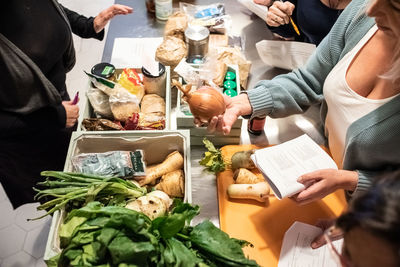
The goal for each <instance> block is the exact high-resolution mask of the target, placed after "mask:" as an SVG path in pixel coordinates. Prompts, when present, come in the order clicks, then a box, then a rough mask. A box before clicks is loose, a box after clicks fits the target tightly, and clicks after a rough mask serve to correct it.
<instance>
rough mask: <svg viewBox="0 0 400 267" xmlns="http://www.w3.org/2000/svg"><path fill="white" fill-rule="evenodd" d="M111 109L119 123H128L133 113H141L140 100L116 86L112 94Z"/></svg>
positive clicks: (110, 99)
mask: <svg viewBox="0 0 400 267" xmlns="http://www.w3.org/2000/svg"><path fill="white" fill-rule="evenodd" d="M109 102H110V108H111V111H112V113H113V115H114V118H115V119H116V120H119V121H126V120H128V119H129V117H132V116H133V113H139V112H140V108H139V100H138V99H137V97H136V96H135V95H132V94H131V93H129V92H128V91H127V90H125V89H124V88H122V87H118V86H116V87H115V88H114V90H113V91H112V92H111V93H110V98H109Z"/></svg>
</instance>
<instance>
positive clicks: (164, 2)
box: [155, 0, 172, 20]
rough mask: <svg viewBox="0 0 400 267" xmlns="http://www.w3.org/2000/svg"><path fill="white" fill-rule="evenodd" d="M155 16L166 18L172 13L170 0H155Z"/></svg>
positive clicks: (161, 18)
mask: <svg viewBox="0 0 400 267" xmlns="http://www.w3.org/2000/svg"><path fill="white" fill-rule="evenodd" d="M155 4H156V17H157V19H159V20H167V19H168V17H169V16H171V14H172V0H155Z"/></svg>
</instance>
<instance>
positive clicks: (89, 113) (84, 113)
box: [77, 66, 171, 131]
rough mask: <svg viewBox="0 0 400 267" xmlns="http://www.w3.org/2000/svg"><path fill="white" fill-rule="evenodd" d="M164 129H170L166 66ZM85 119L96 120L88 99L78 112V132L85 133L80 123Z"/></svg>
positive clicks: (168, 69)
mask: <svg viewBox="0 0 400 267" xmlns="http://www.w3.org/2000/svg"><path fill="white" fill-rule="evenodd" d="M135 71H136V72H137V73H138V74H139V75H142V74H141V73H142V71H141V69H136V68H135ZM118 72H121V69H117V71H116V73H118ZM165 73H166V76H165V80H166V82H165V98H164V100H165V129H164V130H170V129H171V115H170V113H171V71H170V67H169V66H166V67H165ZM88 86H89V87H90V86H92V84H91V82H88ZM86 118H96V114H95V113H94V110H93V107H92V105H91V104H90V101H89V99H88V98H86V104H85V107H84V109H83V111H82V112H80V115H79V118H78V128H77V130H78V131H86V129H85V128H84V127H83V125H82V121H83V120H84V119H86ZM164 130H162V131H164Z"/></svg>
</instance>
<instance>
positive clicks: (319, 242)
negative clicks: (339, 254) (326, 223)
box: [311, 234, 326, 249]
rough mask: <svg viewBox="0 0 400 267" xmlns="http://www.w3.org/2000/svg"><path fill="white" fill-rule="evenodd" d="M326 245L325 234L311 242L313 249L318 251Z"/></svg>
mask: <svg viewBox="0 0 400 267" xmlns="http://www.w3.org/2000/svg"><path fill="white" fill-rule="evenodd" d="M325 244H326V240H325V238H324V234H320V235H319V236H317V237H316V238H314V240H313V241H312V242H311V248H313V249H316V248H319V247H321V246H323V245H325Z"/></svg>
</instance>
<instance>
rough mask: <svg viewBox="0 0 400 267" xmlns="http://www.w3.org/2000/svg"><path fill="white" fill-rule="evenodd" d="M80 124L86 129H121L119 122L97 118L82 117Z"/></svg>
mask: <svg viewBox="0 0 400 267" xmlns="http://www.w3.org/2000/svg"><path fill="white" fill-rule="evenodd" d="M82 125H83V127H85V130H86V131H113V130H114V131H118V130H122V129H123V128H122V126H121V124H118V123H115V122H112V121H110V120H107V119H98V118H86V119H83V121H82Z"/></svg>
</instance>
